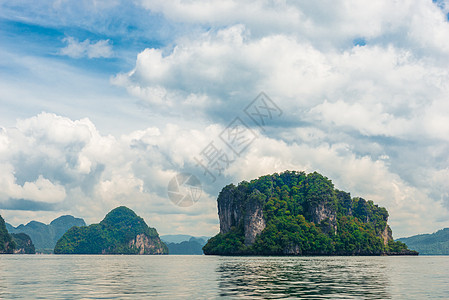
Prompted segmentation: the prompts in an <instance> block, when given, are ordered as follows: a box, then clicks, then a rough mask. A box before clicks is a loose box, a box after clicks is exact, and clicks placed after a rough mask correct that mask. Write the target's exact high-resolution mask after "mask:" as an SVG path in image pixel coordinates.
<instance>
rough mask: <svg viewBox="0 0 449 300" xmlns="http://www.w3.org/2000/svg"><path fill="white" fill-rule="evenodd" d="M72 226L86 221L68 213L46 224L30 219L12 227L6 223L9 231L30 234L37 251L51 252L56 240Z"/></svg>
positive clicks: (80, 224) (83, 223) (81, 224)
mask: <svg viewBox="0 0 449 300" xmlns="http://www.w3.org/2000/svg"><path fill="white" fill-rule="evenodd" d="M73 226H86V223H85V222H84V220H83V219H80V218H75V217H73V216H69V215H67V216H61V217H59V218H57V219H54V220H53V221H52V222H51V223H50V224H48V225H47V224H44V223H41V222H37V221H31V222H29V223H28V224H26V225H22V224H21V225H19V226H17V227H14V226H12V225H10V224H8V223H6V228H7V229H8V231H9V233H11V234H12V233H15V234H18V233H25V234H27V235H28V236H30V238H31V240H32V241H33V244H34V247H35V248H36V252H38V253H52V252H53V249H54V247H55V245H56V242H57V241H58V240H59V239H60V238H61V237H62V235H63V234H64V233H66V232H67V230H69V229H70V228H72V227H73Z"/></svg>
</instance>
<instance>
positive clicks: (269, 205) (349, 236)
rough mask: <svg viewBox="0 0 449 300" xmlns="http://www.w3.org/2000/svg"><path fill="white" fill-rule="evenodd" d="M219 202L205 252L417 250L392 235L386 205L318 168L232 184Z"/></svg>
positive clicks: (379, 252)
mask: <svg viewBox="0 0 449 300" xmlns="http://www.w3.org/2000/svg"><path fill="white" fill-rule="evenodd" d="M217 201H218V216H219V219H220V233H219V234H217V235H216V236H214V237H213V238H211V239H210V240H209V241H208V243H207V244H206V245H205V246H204V247H203V251H204V253H205V254H209V255H210V254H213V255H417V254H418V252H416V251H412V250H409V249H408V248H407V245H405V244H404V243H402V242H399V241H394V240H393V238H392V231H391V229H390V227H389V226H388V224H387V220H388V212H387V210H386V209H385V208H383V207H379V206H377V205H376V204H374V203H373V201H366V200H365V199H363V198H351V196H350V194H349V193H347V192H344V191H340V190H337V189H335V188H334V185H333V183H332V181H331V180H329V179H328V178H326V177H324V176H323V175H321V174H319V173H317V172H314V173H310V174H306V173H304V172H296V171H286V172H283V173H281V174H277V173H275V174H272V175H266V176H262V177H260V178H259V179H256V180H252V181H250V182H247V181H243V182H241V183H240V184H239V185H238V186H235V185H233V184H230V185H228V186H226V187H224V188H223V189H222V191H221V192H220V194H219V196H218V199H217Z"/></svg>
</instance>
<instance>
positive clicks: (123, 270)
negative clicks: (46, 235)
mask: <svg viewBox="0 0 449 300" xmlns="http://www.w3.org/2000/svg"><path fill="white" fill-rule="evenodd" d="M0 274H1V276H0V299H219V298H223V299H283V298H286V299H449V256H378V257H372V256H364V257H362V256H351V257H347V256H345V257H338V256H332V257H330V256H327V257H237V256H234V257H220V256H205V255H192V256H189V255H166V256H128V255H1V256H0Z"/></svg>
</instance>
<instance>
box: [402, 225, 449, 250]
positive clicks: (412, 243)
mask: <svg viewBox="0 0 449 300" xmlns="http://www.w3.org/2000/svg"><path fill="white" fill-rule="evenodd" d="M397 241H400V242H403V243H404V244H406V245H407V246H408V247H410V248H412V249H415V250H416V251H419V253H420V254H424V255H449V228H444V229H441V230H438V231H437V232H435V233H432V234H419V235H414V236H411V237H407V238H400V239H397Z"/></svg>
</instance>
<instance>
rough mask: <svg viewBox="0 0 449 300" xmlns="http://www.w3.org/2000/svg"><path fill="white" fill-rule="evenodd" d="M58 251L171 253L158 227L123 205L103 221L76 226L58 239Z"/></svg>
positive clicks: (58, 252)
mask: <svg viewBox="0 0 449 300" xmlns="http://www.w3.org/2000/svg"><path fill="white" fill-rule="evenodd" d="M54 253H55V254H168V249H167V246H166V245H165V244H164V243H163V242H162V241H161V240H160V238H159V235H158V233H157V231H156V229H154V228H151V227H148V226H147V224H146V223H145V221H144V220H143V219H142V218H141V217H139V216H137V215H136V214H135V213H134V212H133V211H132V210H131V209H129V208H127V207H124V206H120V207H117V208H115V209H113V210H112V211H111V212H109V213H108V214H107V215H106V217H105V218H104V219H103V220H102V221H101V222H100V223H99V224H92V225H89V226H82V227H76V226H75V227H72V228H71V229H70V230H68V231H67V232H66V233H65V234H64V235H63V236H62V237H61V239H59V241H58V242H57V243H56V246H55V249H54Z"/></svg>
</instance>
